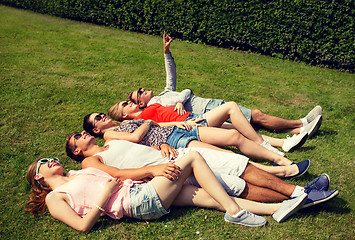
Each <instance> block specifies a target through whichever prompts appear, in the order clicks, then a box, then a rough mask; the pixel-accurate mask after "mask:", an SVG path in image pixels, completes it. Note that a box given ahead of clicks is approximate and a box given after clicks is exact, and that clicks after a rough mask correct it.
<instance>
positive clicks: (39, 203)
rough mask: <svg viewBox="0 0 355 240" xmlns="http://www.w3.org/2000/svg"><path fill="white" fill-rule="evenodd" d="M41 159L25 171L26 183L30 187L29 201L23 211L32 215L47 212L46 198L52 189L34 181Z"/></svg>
mask: <svg viewBox="0 0 355 240" xmlns="http://www.w3.org/2000/svg"><path fill="white" fill-rule="evenodd" d="M41 159H42V158H38V159H37V160H36V161H35V162H33V163H32V164H31V165H30V166H29V167H28V170H27V176H26V179H27V181H28V182H29V183H30V184H31V186H32V191H31V196H30V201H28V202H27V204H26V208H25V211H27V212H31V213H32V215H34V214H36V213H38V212H39V213H44V212H45V211H46V210H47V205H46V196H47V194H48V193H50V192H51V191H52V189H51V188H50V187H48V186H46V185H43V184H39V183H38V182H37V181H36V180H35V179H34V177H35V175H36V168H37V163H38V161H39V160H41Z"/></svg>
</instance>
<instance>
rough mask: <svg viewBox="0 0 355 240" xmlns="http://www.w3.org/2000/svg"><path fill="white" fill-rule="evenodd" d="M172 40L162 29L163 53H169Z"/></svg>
mask: <svg viewBox="0 0 355 240" xmlns="http://www.w3.org/2000/svg"><path fill="white" fill-rule="evenodd" d="M172 41H173V39H172V38H171V37H170V36H169V35H166V33H165V31H164V36H163V45H164V53H165V54H168V53H170V50H169V47H170V43H171V42H172Z"/></svg>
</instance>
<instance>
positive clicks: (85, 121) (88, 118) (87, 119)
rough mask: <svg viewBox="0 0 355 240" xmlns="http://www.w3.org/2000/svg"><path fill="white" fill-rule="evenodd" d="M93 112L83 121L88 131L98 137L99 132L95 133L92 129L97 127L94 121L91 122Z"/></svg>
mask: <svg viewBox="0 0 355 240" xmlns="http://www.w3.org/2000/svg"><path fill="white" fill-rule="evenodd" d="M91 114H92V113H90V114H88V115H86V116H85V117H84V121H83V128H84V130H85V131H86V132H88V133H89V134H90V135H91V136H94V137H98V134H96V133H94V132H93V131H92V130H93V129H94V128H95V126H94V125H93V123H92V122H90V116H91Z"/></svg>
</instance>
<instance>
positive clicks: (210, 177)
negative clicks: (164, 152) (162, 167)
mask: <svg viewBox="0 0 355 240" xmlns="http://www.w3.org/2000/svg"><path fill="white" fill-rule="evenodd" d="M175 164H176V165H178V166H179V167H180V168H181V175H180V177H179V179H178V180H176V181H170V180H169V179H167V178H165V177H155V178H153V180H152V181H151V183H152V184H153V186H154V188H155V190H156V192H157V194H158V196H159V198H160V200H161V203H162V205H163V207H164V208H165V209H168V208H169V207H170V206H171V204H172V203H173V202H174V200H175V198H176V197H177V196H178V194H179V192H180V190H181V188H182V186H183V185H184V181H185V180H186V178H187V177H188V176H190V174H191V173H192V172H193V174H194V176H195V178H196V180H197V182H198V183H199V185H200V186H201V187H202V188H203V189H204V190H205V191H206V192H208V194H209V195H211V196H212V197H213V198H214V199H215V200H216V201H217V202H218V203H219V204H220V205H222V206H223V208H224V209H226V211H227V212H228V213H229V214H232V215H234V214H236V213H238V212H240V211H241V210H242V209H241V208H240V207H239V206H238V204H236V202H235V201H233V200H232V199H231V198H230V197H229V196H228V194H227V193H226V191H225V190H224V189H223V187H222V185H221V184H220V183H219V181H218V180H217V178H216V176H215V175H214V174H213V172H212V170H211V169H210V168H209V166H208V165H207V163H206V162H205V160H204V159H203V158H202V157H201V155H200V154H199V153H197V152H190V153H188V154H186V155H184V156H183V157H182V158H180V159H178V160H176V162H175Z"/></svg>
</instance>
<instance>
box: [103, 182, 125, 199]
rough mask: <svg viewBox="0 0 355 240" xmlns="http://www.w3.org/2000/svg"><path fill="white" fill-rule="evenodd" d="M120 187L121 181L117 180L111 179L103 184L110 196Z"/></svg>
mask: <svg viewBox="0 0 355 240" xmlns="http://www.w3.org/2000/svg"><path fill="white" fill-rule="evenodd" d="M121 185H122V181H121V180H120V179H119V178H111V179H109V180H108V181H107V182H106V184H105V190H106V191H107V192H108V193H109V195H110V196H111V195H112V194H113V193H115V192H117V191H118V189H120V187H121Z"/></svg>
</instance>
